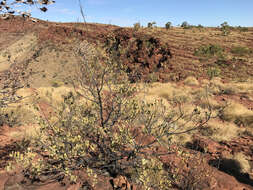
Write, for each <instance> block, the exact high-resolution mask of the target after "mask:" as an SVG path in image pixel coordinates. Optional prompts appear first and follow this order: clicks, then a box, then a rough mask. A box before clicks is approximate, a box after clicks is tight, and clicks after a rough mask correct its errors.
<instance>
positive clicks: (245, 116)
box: [221, 102, 253, 127]
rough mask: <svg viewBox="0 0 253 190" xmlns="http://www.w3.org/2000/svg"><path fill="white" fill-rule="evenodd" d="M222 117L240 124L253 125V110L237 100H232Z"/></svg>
mask: <svg viewBox="0 0 253 190" xmlns="http://www.w3.org/2000/svg"><path fill="white" fill-rule="evenodd" d="M221 119H223V120H225V121H229V122H234V123H236V124H239V125H240V124H243V125H244V126H246V127H253V111H251V110H248V109H247V108H246V107H244V106H243V105H241V104H239V103H236V102H231V103H230V104H229V105H228V107H226V108H225V109H224V110H223V112H222V115H221Z"/></svg>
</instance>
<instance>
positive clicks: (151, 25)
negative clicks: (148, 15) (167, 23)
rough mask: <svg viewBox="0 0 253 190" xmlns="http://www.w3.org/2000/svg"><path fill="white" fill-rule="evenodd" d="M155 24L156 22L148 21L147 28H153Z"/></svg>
mask: <svg viewBox="0 0 253 190" xmlns="http://www.w3.org/2000/svg"><path fill="white" fill-rule="evenodd" d="M155 25H156V22H149V23H148V25H147V27H148V28H153V27H154V26H155Z"/></svg>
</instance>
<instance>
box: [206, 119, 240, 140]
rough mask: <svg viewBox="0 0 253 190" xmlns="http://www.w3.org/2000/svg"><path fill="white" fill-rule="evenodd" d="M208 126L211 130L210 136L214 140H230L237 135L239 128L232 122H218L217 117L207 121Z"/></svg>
mask: <svg viewBox="0 0 253 190" xmlns="http://www.w3.org/2000/svg"><path fill="white" fill-rule="evenodd" d="M208 126H209V127H210V128H211V130H212V131H213V134H212V135H211V138H212V139H213V140H215V141H218V142H220V141H230V140H232V139H233V138H236V137H238V133H239V131H241V130H242V129H240V128H239V127H237V126H236V125H235V124H234V123H230V122H220V121H219V120H218V119H212V120H210V121H209V122H208Z"/></svg>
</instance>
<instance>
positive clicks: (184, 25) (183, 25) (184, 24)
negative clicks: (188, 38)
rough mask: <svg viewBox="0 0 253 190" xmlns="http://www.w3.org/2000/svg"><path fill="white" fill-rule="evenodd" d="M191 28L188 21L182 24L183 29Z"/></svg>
mask: <svg viewBox="0 0 253 190" xmlns="http://www.w3.org/2000/svg"><path fill="white" fill-rule="evenodd" d="M189 26H190V25H189V23H188V22H186V21H184V22H183V23H182V24H181V27H182V28H187V27H189Z"/></svg>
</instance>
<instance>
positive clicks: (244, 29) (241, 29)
mask: <svg viewBox="0 0 253 190" xmlns="http://www.w3.org/2000/svg"><path fill="white" fill-rule="evenodd" d="M237 29H238V30H239V31H240V32H248V31H249V29H248V28H247V27H241V26H238V27H237Z"/></svg>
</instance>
